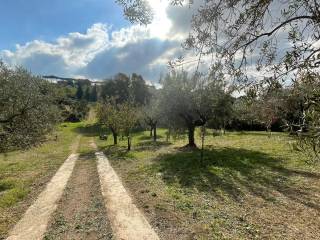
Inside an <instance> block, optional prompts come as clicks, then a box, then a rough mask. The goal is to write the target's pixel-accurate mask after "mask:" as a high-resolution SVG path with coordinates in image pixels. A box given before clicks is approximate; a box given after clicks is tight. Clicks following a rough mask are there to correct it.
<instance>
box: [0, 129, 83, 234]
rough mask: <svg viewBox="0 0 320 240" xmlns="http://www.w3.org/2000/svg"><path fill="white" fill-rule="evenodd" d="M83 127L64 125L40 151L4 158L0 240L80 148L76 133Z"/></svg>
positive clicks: (0, 183) (0, 156)
mask: <svg viewBox="0 0 320 240" xmlns="http://www.w3.org/2000/svg"><path fill="white" fill-rule="evenodd" d="M81 124H82V123H74V124H63V125H61V126H60V127H59V128H58V129H57V131H56V132H55V133H54V134H52V135H51V136H49V137H48V139H49V140H48V141H47V142H45V143H44V144H42V145H40V146H38V147H33V148H31V149H29V150H26V151H13V152H8V153H4V154H0V239H2V238H4V237H5V235H6V233H7V232H8V230H9V228H10V227H12V226H13V224H15V223H16V222H17V221H18V220H19V219H20V217H21V215H22V214H23V213H24V211H25V210H26V208H27V207H28V206H29V205H30V204H31V202H32V201H33V199H34V198H35V197H37V195H38V193H39V192H40V191H41V190H42V189H43V188H44V187H45V184H46V183H47V181H48V180H49V179H50V178H51V177H52V175H53V174H54V173H55V172H56V170H57V169H58V168H59V166H60V165H61V164H62V163H63V161H64V160H65V159H66V158H67V156H68V155H69V154H70V153H71V150H72V149H71V148H75V147H76V146H75V145H74V144H75V142H76V136H77V135H78V134H77V132H76V131H75V129H76V128H78V127H79V126H80V125H81ZM56 134H57V140H56V139H55V136H56Z"/></svg>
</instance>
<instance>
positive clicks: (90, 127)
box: [74, 123, 110, 137]
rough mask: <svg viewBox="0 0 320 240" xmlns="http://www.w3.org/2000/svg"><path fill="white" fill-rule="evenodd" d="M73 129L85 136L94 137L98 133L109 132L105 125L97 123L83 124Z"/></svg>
mask: <svg viewBox="0 0 320 240" xmlns="http://www.w3.org/2000/svg"><path fill="white" fill-rule="evenodd" d="M74 131H75V132H76V133H79V134H82V135H84V136H87V137H96V136H99V135H100V134H109V132H110V131H109V130H108V129H107V128H106V127H104V126H101V124H98V123H94V124H85V125H84V126H79V127H77V128H75V129H74Z"/></svg>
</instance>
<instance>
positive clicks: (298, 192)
mask: <svg viewBox="0 0 320 240" xmlns="http://www.w3.org/2000/svg"><path fill="white" fill-rule="evenodd" d="M154 166H156V169H157V170H158V171H160V172H161V173H162V178H163V181H165V182H166V183H167V184H169V185H175V184H179V185H180V186H181V188H196V189H198V191H203V192H208V193H211V194H213V195H215V196H216V197H218V198H222V199H223V197H225V196H228V197H231V198H232V199H234V200H236V201H241V199H242V196H244V195H245V194H247V193H250V194H252V195H255V196H258V197H261V198H263V199H264V200H267V201H276V200H277V199H276V195H275V191H277V192H279V193H281V194H282V195H284V196H285V197H287V198H289V199H291V200H294V201H296V202H299V203H301V204H304V205H306V206H308V207H311V208H314V209H317V210H320V206H319V202H318V200H317V199H316V196H314V195H313V194H312V192H310V191H309V192H308V191H307V190H306V189H305V188H302V187H301V186H300V187H299V186H298V185H297V184H295V183H294V182H293V181H292V178H291V177H293V176H299V177H306V178H312V179H313V180H314V181H319V179H320V176H319V174H314V173H310V172H305V171H300V170H299V171H298V170H291V169H288V168H285V167H284V166H283V164H282V160H281V159H276V158H273V157H271V156H269V155H268V154H266V153H263V152H259V151H250V150H247V149H241V148H240V149H239V148H223V149H217V150H215V149H209V150H205V152H204V159H203V161H202V163H200V151H199V150H194V151H191V150H185V151H179V152H176V153H173V154H165V155H160V156H159V157H158V158H156V159H155V165H154Z"/></svg>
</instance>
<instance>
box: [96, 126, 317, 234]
mask: <svg viewBox="0 0 320 240" xmlns="http://www.w3.org/2000/svg"><path fill="white" fill-rule="evenodd" d="M164 132H165V130H163V129H161V130H159V133H160V135H161V136H162V138H160V141H159V142H158V143H153V142H152V140H151V138H150V137H149V132H141V133H135V134H134V136H133V150H132V151H130V152H128V151H126V142H125V141H123V142H122V141H120V143H119V145H118V146H112V141H111V139H108V141H100V140H97V142H98V145H99V147H100V148H101V149H103V150H104V151H105V153H106V154H107V156H108V157H109V159H110V160H111V162H112V164H113V166H114V167H115V169H116V171H117V172H118V173H120V175H121V176H122V179H123V180H124V181H125V183H126V185H127V186H128V188H129V189H130V190H131V192H132V193H134V195H135V197H136V198H137V199H138V200H137V202H139V203H141V206H140V207H141V208H145V207H146V206H145V205H147V208H148V209H149V211H151V210H152V211H154V214H155V215H156V216H157V217H159V218H160V219H163V218H165V216H169V217H167V221H168V222H170V218H174V216H175V215H178V216H179V217H178V219H181V221H180V220H175V221H174V222H170V224H173V225H174V224H177V225H178V228H181V229H184V230H182V232H183V231H185V234H186V236H185V238H188V237H190V236H191V235H192V234H194V232H196V239H215V238H216V239H225V238H226V239H247V238H263V237H267V238H270V237H271V236H273V235H272V234H273V232H274V234H275V235H274V236H277V234H279V237H275V238H283V237H284V238H286V237H288V236H287V235H285V234H286V231H287V229H286V228H285V227H284V228H283V229H282V228H281V227H280V228H279V227H277V226H276V224H275V225H272V224H271V226H268V228H266V224H267V223H265V222H263V221H266V219H267V218H269V216H273V215H277V214H279V213H281V212H287V210H286V209H287V208H292V212H291V215H290V214H289V213H283V214H282V215H281V217H283V219H284V220H286V219H290V218H291V217H292V216H293V215H297V217H299V216H300V215H301V218H302V219H303V218H304V217H306V216H307V213H308V211H310V210H311V211H318V209H320V206H319V201H318V199H317V195H316V194H319V192H320V186H319V185H318V184H314V182H319V179H320V174H319V168H318V166H313V165H308V164H306V157H305V156H304V154H303V153H301V152H298V151H295V150H294V149H293V147H292V144H293V142H294V140H293V139H291V138H289V137H288V136H287V135H286V134H285V133H273V134H272V136H271V137H268V134H267V133H265V132H229V133H227V134H226V135H221V136H213V135H212V134H211V135H208V136H207V137H206V141H205V148H204V158H203V160H202V161H201V159H200V150H190V149H185V148H181V147H182V146H184V145H185V144H186V143H187V139H186V138H185V137H182V138H180V139H178V140H176V141H173V142H171V143H166V142H165V141H164V139H165V138H164V136H165V134H164ZM196 135H197V143H198V144H199V143H200V139H199V135H198V134H196ZM306 186H307V187H306ZM145 189H147V191H145ZM141 192H148V194H145V193H144V194H141ZM151 193H153V194H154V195H155V196H156V197H152V196H151V197H150V194H151ZM314 193H316V194H314ZM242 205H243V206H242ZM257 206H260V207H263V208H266V209H265V210H264V211H262V213H261V214H265V215H266V216H267V217H265V218H263V219H260V218H259V217H258V216H255V215H254V214H253V216H251V219H247V218H246V214H247V212H250V211H252V212H254V211H258V210H257ZM299 208H300V210H299V211H300V212H299V211H298V210H297V209H299ZM258 209H259V207H258ZM286 214H287V215H286ZM173 215H174V216H173ZM270 218H271V217H270ZM279 218H280V217H279ZM152 221H157V219H156V220H154V219H153V220H152ZM301 221H302V222H303V221H304V220H301ZM310 221H311V220H310ZM311 222H312V221H311ZM268 224H270V223H268ZM312 224H313V223H310V225H311V226H314V225H312ZM297 226H299V225H298V224H297ZM297 226H293V227H297ZM300 227H301V225H300ZM279 229H280V230H279ZM281 229H282V230H281ZM281 231H282V232H281ZM305 231H308V228H307V227H306V228H305ZM281 234H284V235H281ZM293 237H295V236H293Z"/></svg>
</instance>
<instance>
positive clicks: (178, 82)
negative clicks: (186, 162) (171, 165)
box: [160, 72, 213, 147]
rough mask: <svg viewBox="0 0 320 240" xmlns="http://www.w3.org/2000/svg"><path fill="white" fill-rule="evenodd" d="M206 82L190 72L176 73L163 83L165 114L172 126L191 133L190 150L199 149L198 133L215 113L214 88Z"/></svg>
mask: <svg viewBox="0 0 320 240" xmlns="http://www.w3.org/2000/svg"><path fill="white" fill-rule="evenodd" d="M202 80H203V79H202V78H201V77H200V76H193V77H192V76H189V75H188V73H187V72H172V73H170V74H168V75H167V76H166V77H165V78H164V80H163V82H162V85H163V88H162V89H161V97H160V105H161V109H162V112H163V114H164V115H165V116H166V119H167V121H169V122H170V125H171V126H173V127H174V128H181V127H183V128H185V129H187V131H188V145H187V146H189V147H196V144H195V139H194V132H195V129H196V127H199V126H204V125H205V124H206V123H207V121H208V120H209V118H210V116H211V114H212V110H213V108H212V99H211V94H210V87H209V85H208V84H203V81H202Z"/></svg>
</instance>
